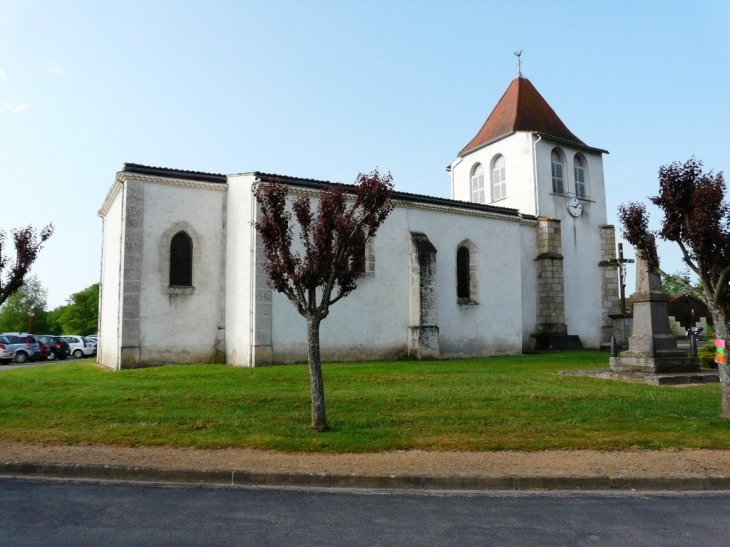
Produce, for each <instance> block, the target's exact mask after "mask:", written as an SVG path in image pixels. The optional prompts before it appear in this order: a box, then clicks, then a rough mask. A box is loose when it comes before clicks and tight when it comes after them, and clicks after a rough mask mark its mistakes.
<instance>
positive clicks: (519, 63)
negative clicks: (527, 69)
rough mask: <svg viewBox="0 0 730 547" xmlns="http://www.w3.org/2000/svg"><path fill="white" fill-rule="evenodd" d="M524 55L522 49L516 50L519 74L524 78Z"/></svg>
mask: <svg viewBox="0 0 730 547" xmlns="http://www.w3.org/2000/svg"><path fill="white" fill-rule="evenodd" d="M521 55H522V50H520V51H515V56H516V57H517V75H518V76H519V77H520V78H522V59H521V58H520V56H521Z"/></svg>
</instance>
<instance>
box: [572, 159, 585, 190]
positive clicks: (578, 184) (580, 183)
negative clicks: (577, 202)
mask: <svg viewBox="0 0 730 547" xmlns="http://www.w3.org/2000/svg"><path fill="white" fill-rule="evenodd" d="M573 165H574V168H575V195H576V196H578V197H579V198H584V197H586V170H585V167H583V161H582V160H581V159H580V157H579V156H576V157H575V161H574V162H573Z"/></svg>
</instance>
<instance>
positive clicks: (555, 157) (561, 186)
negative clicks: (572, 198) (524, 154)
mask: <svg viewBox="0 0 730 547" xmlns="http://www.w3.org/2000/svg"><path fill="white" fill-rule="evenodd" d="M550 162H551V163H552V171H553V193H555V194H563V193H565V179H564V178H563V162H562V161H561V160H560V155H559V154H558V153H557V152H556V151H555V150H553V152H552V154H550Z"/></svg>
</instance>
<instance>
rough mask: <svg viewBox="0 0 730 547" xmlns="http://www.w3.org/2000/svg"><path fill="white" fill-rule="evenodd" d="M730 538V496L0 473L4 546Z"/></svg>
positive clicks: (462, 544) (462, 545) (692, 541)
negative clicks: (256, 484) (102, 479)
mask: <svg viewBox="0 0 730 547" xmlns="http://www.w3.org/2000/svg"><path fill="white" fill-rule="evenodd" d="M728 544H730V492H724V493H714V494H707V493H702V494H700V493H690V494H683V493H656V494H646V493H603V494H601V493H573V492H569V493H565V492H562V493H559V492H543V493H471V494H466V493H410V492H382V491H380V492H378V491H339V492H332V491H328V492H324V491H319V490H292V489H273V488H272V489H261V488H258V489H257V488H243V487H238V488H234V487H210V486H161V485H146V484H121V483H93V482H64V481H53V480H26V479H0V545H2V546H25V545H33V546H42V545H54V546H65V545H69V546H83V545H104V546H105V547H112V546H121V545H134V546H148V545H165V546H167V545H170V546H176V547H178V546H179V547H182V546H187V545H256V546H268V545H281V546H297V547H300V546H305V545H317V546H330V545H337V546H340V545H343V546H357V545H367V546H390V545H393V546H407V545H417V546H430V545H439V546H448V545H458V546H459V547H467V546H471V545H475V546H476V545H478V546H488V545H495V546H501V547H509V546H513V545H514V546H521V547H523V546H530V545H540V546H552V545H555V546H572V545H601V546H605V545H611V546H632V547H637V546H643V545H647V546H649V545H651V546H654V545H661V546H674V545H676V546H682V547H688V546H693V545H702V546H705V547H707V546H714V545H718V546H723V547H725V546H727V545H728Z"/></svg>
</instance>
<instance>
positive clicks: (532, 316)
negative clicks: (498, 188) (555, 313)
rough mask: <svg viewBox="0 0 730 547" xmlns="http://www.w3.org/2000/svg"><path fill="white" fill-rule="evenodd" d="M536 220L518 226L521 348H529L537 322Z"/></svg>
mask: <svg viewBox="0 0 730 547" xmlns="http://www.w3.org/2000/svg"><path fill="white" fill-rule="evenodd" d="M537 255H538V250H537V221H525V222H524V223H523V224H522V225H521V226H520V259H521V261H522V349H523V350H525V351H527V350H529V349H530V335H531V334H533V333H534V332H535V324H536V322H537V262H535V258H537Z"/></svg>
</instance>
